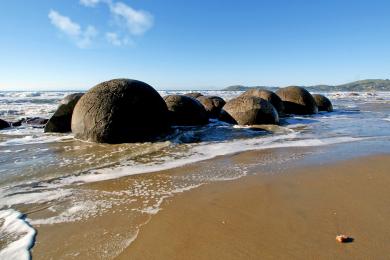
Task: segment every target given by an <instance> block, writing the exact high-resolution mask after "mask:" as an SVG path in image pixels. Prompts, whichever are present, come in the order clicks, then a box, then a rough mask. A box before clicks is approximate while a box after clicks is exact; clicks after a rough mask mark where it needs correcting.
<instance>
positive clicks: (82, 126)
mask: <svg viewBox="0 0 390 260" xmlns="http://www.w3.org/2000/svg"><path fill="white" fill-rule="evenodd" d="M71 126H72V132H73V133H74V135H75V137H76V138H79V139H82V140H88V141H93V142H98V143H126V142H144V141H152V140H155V139H156V138H158V137H159V136H161V135H162V134H165V133H166V132H167V131H168V130H169V123H168V110H167V106H166V105H165V102H164V100H163V99H162V98H161V96H160V95H159V94H158V92H157V91H156V90H155V89H154V88H152V87H151V86H149V85H148V84H146V83H144V82H141V81H138V80H130V79H114V80H110V81H106V82H103V83H100V84H98V85H96V86H95V87H93V88H92V89H90V90H89V91H88V92H87V93H85V94H84V95H83V96H82V97H81V98H80V100H79V101H78V102H77V104H76V106H75V108H74V110H73V116H72V124H71Z"/></svg>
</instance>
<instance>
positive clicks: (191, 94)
mask: <svg viewBox="0 0 390 260" xmlns="http://www.w3.org/2000/svg"><path fill="white" fill-rule="evenodd" d="M184 96H187V97H192V98H198V97H201V96H203V94H202V93H199V92H189V93H185V94H184Z"/></svg>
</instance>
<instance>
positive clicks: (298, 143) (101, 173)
mask: <svg viewBox="0 0 390 260" xmlns="http://www.w3.org/2000/svg"><path fill="white" fill-rule="evenodd" d="M298 136H299V134H298V133H295V132H294V133H289V134H286V135H275V136H270V137H262V138H252V139H245V140H242V139H238V140H234V141H229V142H220V143H215V142H210V143H205V144H199V145H197V146H195V147H193V148H192V149H191V151H190V152H191V154H190V155H189V156H188V157H185V158H180V159H175V160H172V159H169V158H167V160H165V161H164V162H162V163H155V164H140V165H130V166H119V167H115V168H106V169H99V170H93V171H90V172H89V173H87V174H83V175H79V176H70V177H67V178H64V179H62V180H61V182H62V184H63V185H68V184H74V183H89V182H97V181H103V180H110V179H116V178H120V177H124V176H130V175H135V174H142V173H151V172H157V171H162V170H168V169H173V168H176V167H181V166H184V165H186V164H191V163H195V162H199V161H203V160H208V159H212V158H215V157H217V156H222V155H228V154H234V153H238V152H244V151H250V150H264V149H270V148H281V147H310V146H323V145H330V144H336V143H345V142H354V141H359V140H363V139H364V138H354V137H348V136H345V137H332V138H323V139H317V138H312V139H302V140H294V139H296V138H297V137H298Z"/></svg>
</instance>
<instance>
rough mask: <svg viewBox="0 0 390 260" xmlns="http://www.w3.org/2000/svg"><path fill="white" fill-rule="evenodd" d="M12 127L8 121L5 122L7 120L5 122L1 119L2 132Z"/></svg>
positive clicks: (0, 127)
mask: <svg viewBox="0 0 390 260" xmlns="http://www.w3.org/2000/svg"><path fill="white" fill-rule="evenodd" d="M10 126H11V124H10V123H8V122H7V121H5V120H3V119H0V130H1V129H4V128H8V127H10Z"/></svg>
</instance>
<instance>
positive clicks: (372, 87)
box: [223, 79, 390, 92]
mask: <svg viewBox="0 0 390 260" xmlns="http://www.w3.org/2000/svg"><path fill="white" fill-rule="evenodd" d="M303 87H304V88H306V89H307V90H309V91H320V92H321V91H324V92H326V91H390V80H389V79H366V80H359V81H354V82H351V83H347V84H342V85H336V86H331V85H316V86H303ZM252 88H265V89H273V88H275V87H266V86H253V87H249V86H242V85H235V86H230V87H227V88H224V89H223V90H226V91H245V90H248V89H252Z"/></svg>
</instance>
